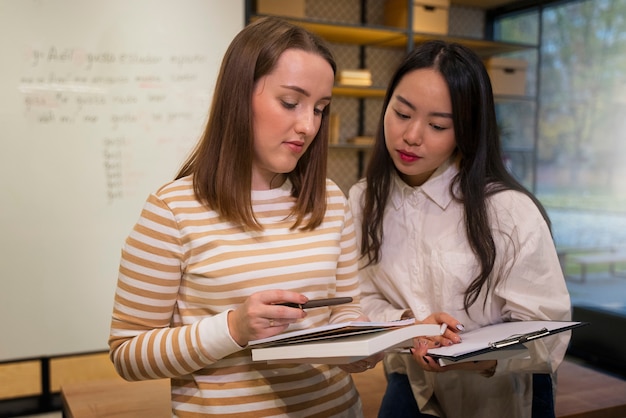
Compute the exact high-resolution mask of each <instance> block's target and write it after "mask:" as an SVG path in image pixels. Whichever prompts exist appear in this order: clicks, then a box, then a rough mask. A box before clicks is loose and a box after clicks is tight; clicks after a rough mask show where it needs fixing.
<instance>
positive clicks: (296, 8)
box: [256, 0, 306, 18]
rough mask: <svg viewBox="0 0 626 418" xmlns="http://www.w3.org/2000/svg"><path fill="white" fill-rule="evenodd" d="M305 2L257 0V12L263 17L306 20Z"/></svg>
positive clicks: (302, 0)
mask: <svg viewBox="0 0 626 418" xmlns="http://www.w3.org/2000/svg"><path fill="white" fill-rule="evenodd" d="M304 3H305V0H257V1H256V12H257V13H258V14H263V15H277V16H287V17H296V18H304V17H306V15H305V13H304Z"/></svg>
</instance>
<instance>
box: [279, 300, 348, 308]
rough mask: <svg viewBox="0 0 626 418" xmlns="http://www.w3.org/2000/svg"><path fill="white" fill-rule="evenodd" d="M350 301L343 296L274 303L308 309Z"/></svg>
mask: <svg viewBox="0 0 626 418" xmlns="http://www.w3.org/2000/svg"><path fill="white" fill-rule="evenodd" d="M350 302H352V298H350V297H344V298H330V299H313V300H310V301H308V302H306V303H293V302H283V303H277V304H276V305H281V306H288V307H290V308H300V309H310V308H319V307H322V306H333V305H341V304H344V303H350Z"/></svg>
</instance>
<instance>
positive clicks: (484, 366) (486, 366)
mask: <svg viewBox="0 0 626 418" xmlns="http://www.w3.org/2000/svg"><path fill="white" fill-rule="evenodd" d="M416 340H417V341H416V344H415V346H414V347H413V349H412V350H411V353H412V355H413V358H414V359H415V361H416V362H417V364H419V365H420V367H421V368H422V369H424V370H426V371H428V372H435V373H444V372H448V371H450V370H466V371H475V372H480V374H482V375H483V376H485V377H491V376H493V374H494V373H495V370H496V366H497V365H498V361H497V360H483V361H464V362H460V363H456V364H450V365H448V366H440V365H439V362H438V361H437V360H436V359H434V358H432V357H430V356H429V355H428V350H429V349H430V348H436V347H439V346H440V344H438V342H436V341H433V340H431V339H427V338H416Z"/></svg>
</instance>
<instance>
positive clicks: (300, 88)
mask: <svg viewBox="0 0 626 418" xmlns="http://www.w3.org/2000/svg"><path fill="white" fill-rule="evenodd" d="M281 87H283V88H286V89H289V90H293V91H296V92H298V93H300V94H302V95H304V96H306V97H311V93H309V92H308V91H306V90H305V89H303V88H302V87H298V86H291V85H286V84H281ZM331 98H332V97H331V96H326V97H322V98H321V99H320V101H322V100H328V101H330V99H331Z"/></svg>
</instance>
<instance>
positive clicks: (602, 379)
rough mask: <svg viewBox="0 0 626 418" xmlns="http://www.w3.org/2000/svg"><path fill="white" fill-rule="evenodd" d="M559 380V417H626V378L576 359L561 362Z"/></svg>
mask: <svg viewBox="0 0 626 418" xmlns="http://www.w3.org/2000/svg"><path fill="white" fill-rule="evenodd" d="M558 379H559V380H558V384H557V389H556V416H557V417H559V418H623V417H626V380H622V379H618V378H617V377H613V376H611V375H608V374H606V373H602V372H600V371H596V370H594V369H591V368H589V367H585V366H582V365H579V364H576V363H574V362H572V361H564V362H563V364H561V367H560V368H559V375H558Z"/></svg>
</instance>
